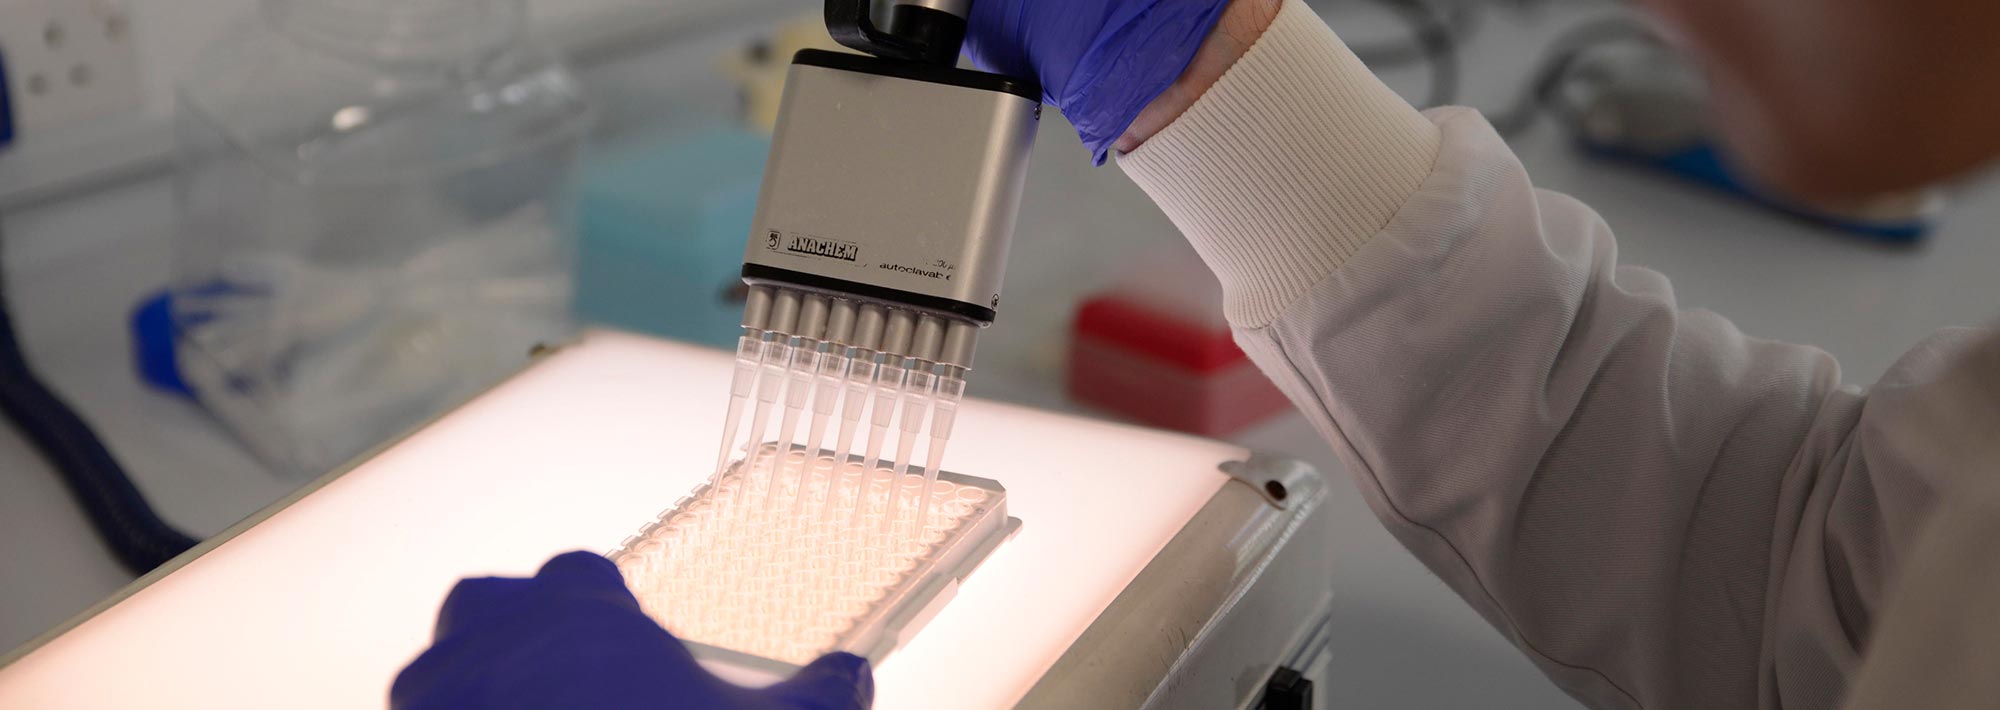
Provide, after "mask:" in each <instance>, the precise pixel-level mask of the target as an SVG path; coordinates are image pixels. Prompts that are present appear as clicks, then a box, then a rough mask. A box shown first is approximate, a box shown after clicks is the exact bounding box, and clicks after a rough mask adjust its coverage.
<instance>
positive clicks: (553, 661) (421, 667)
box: [389, 552, 875, 710]
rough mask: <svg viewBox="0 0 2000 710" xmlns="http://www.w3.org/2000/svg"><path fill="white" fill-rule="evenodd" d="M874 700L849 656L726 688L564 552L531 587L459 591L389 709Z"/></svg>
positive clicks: (789, 709) (794, 705) (602, 567)
mask: <svg viewBox="0 0 2000 710" xmlns="http://www.w3.org/2000/svg"><path fill="white" fill-rule="evenodd" d="M874 697H875V681H874V679H873V678H872V677H871V676H870V675H869V671H868V661H866V660H864V659H862V658H861V657H859V656H855V655H853V654H847V653H832V654H827V655H826V656H822V657H821V658H820V659H819V660H817V661H813V662H812V664H811V665H808V666H806V667H805V668H804V669H802V670H800V671H799V672H798V673H797V674H795V675H793V676H792V677H791V678H790V679H788V680H786V681H784V682H782V683H779V684H777V685H773V686H771V687H769V688H763V689H756V690H753V689H749V688H743V687H740V686H737V685H733V684H730V683H727V682H724V681H722V680H721V679H718V678H716V677H715V676H713V675H711V674H709V672H708V671H707V670H705V669H703V668H702V667H701V666H699V665H697V664H696V663H695V660H694V656H692V655H690V654H689V653H688V650H687V647H685V646H682V645H681V642H680V641H678V640H676V639H674V637H673V634H669V633H667V631H666V629H662V628H660V626H659V624H655V623H653V620H652V619H651V618H648V617H647V616H646V615H645V613H644V612H641V611H639V602H638V600H636V599H633V598H632V594H631V593H630V592H627V591H626V590H625V582H624V580H623V579H622V578H621V577H620V576H619V574H618V568H617V567H615V566H613V565H612V564H611V562H610V561H609V560H606V559H604V558H603V557H601V556H599V555H593V554H590V553H588V552H571V553H567V554H564V555H560V556H557V557H556V558H555V559H552V560H549V561H548V564H545V565H542V569H541V571H540V572H537V573H535V576H534V577H533V578H531V579H519V578H512V577H485V578H480V579H467V580H463V581H460V582H459V583H458V586H457V587H454V588H453V589H452V590H451V596H449V597H446V598H445V600H444V608H443V609H441V610H439V611H438V625H437V633H436V637H435V638H434V639H433V640H432V643H431V647H430V649H429V650H426V651H424V653H423V655H421V656H418V657H417V660H415V661H413V662H411V663H410V665H409V667H408V668H404V669H403V673H402V675H399V676H397V677H396V684H395V686H394V687H392V688H391V689H390V690H389V705H390V707H392V708H398V709H409V710H417V709H429V708H453V709H459V708H606V709H615V708H648V709H650V710H661V709H667V710H672V709H674V708H719V709H721V710H847V709H849V708H853V709H857V710H858V709H859V708H866V707H868V705H869V704H870V703H872V702H873V701H874Z"/></svg>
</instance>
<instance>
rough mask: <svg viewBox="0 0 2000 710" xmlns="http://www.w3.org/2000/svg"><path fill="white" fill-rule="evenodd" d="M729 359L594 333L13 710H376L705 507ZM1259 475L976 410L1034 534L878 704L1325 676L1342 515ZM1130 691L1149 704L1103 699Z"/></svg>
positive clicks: (1237, 451)
mask: <svg viewBox="0 0 2000 710" xmlns="http://www.w3.org/2000/svg"><path fill="white" fill-rule="evenodd" d="M731 362H732V361H731V357H730V354H728V353H724V352H719V351H715V350H709V349H706V348H702V347H698V346H692V345H682V344H677V343H671V342H666V341H660V340H653V339H649V338H644V337H640V336H634V335H627V334H622V333H616V332H602V331H598V332H591V333H589V334H587V336H586V337H585V338H583V339H582V340H581V341H580V342H578V343H575V344H572V345H569V346H565V347H562V348H559V349H557V350H555V351H553V352H551V353H549V354H547V355H545V356H543V357H542V358H540V359H539V360H538V361H537V362H536V363H535V364H533V365H532V366H530V367H529V368H527V369H526V370H524V371H522V372H521V373H520V374H518V375H516V376H515V377H513V378H511V379H510V380H508V381H507V382H505V383H502V384H501V385H500V386H498V387H496V388H494V389H493V390H491V391H489V392H487V393H485V394H483V395H481V396H479V397H478V398H476V399H474V400H472V401H470V402H468V403H467V404H466V405H464V406H462V407H460V408H458V409H456V410H455V411H453V412H451V413H449V414H448V415H446V416H443V417H441V418H440V419H438V420H437V421H435V422H432V423H431V424H429V425H427V426H425V427H423V428H422V429H420V430H418V431H416V432H414V433H412V434H410V435H409V436H408V437H406V438H405V439H403V440H401V441H399V442H396V443H394V444H393V445H390V446H387V447H385V448H383V449H382V450H381V451H379V452H378V453H376V454H374V455H372V456H370V457H367V458H366V459H365V460H361V461H359V462H357V463H355V464H353V465H351V466H350V467H348V468H347V469H345V470H342V471H339V472H336V473H333V474H329V475H328V476H325V477H322V478H321V479H319V480H317V481H315V482H314V483H312V484H310V485H308V486H307V487H305V488H304V489H302V490H300V491H298V492H297V493H295V494H293V495H292V496H289V497H287V498H286V499H285V500H282V501H280V502H278V503H276V504H274V505H273V506H271V507H270V508H268V509H266V510H265V511H262V512H260V513H258V514H257V515H255V516H252V517H251V518H250V519H248V520H245V521H244V522H242V523H240V524H238V525H236V526H233V527H232V528H231V529H229V530H228V531H225V532H223V533H222V534H220V535H218V536H216V537H215V538H213V539H211V540H209V541H207V542H205V543H203V545H202V546H201V547H198V548H197V549H196V550H194V551H193V552H191V553H189V554H187V555H183V556H182V557H181V558H179V559H177V560H175V561H174V562H172V563H169V564H168V565H166V566H165V567H163V568H161V569H160V570H157V571H155V572H154V573H152V574H149V575H147V576H146V577H143V578H141V579H140V580H138V581H136V582H134V583H133V584H131V585H129V586H128V587H126V588H125V589H124V590H121V592H120V593H119V594H117V595H115V596H114V597H113V598H112V599H109V600H106V601H105V602H103V603H101V604H99V605H98V606H97V607H95V608H93V609H91V610H89V611H86V612H85V613H83V614H80V615H79V616H78V617H76V618H75V619H72V620H71V621H69V622H67V623H66V624H64V625H63V626H62V627H59V628H57V629H55V630H52V631H51V632H50V633H49V634H46V635H44V636H42V637H41V638H38V639H37V640H35V641H32V642H30V643H29V644H27V645H26V646H24V647H22V648H20V649H17V650H15V651H13V652H11V653H9V654H8V655H7V656H5V657H4V658H0V708H9V709H11V708H17V707H18V708H36V709H37V710H44V709H49V710H65V709H70V708H92V709H95V708H107V709H108V708H116V709H119V710H126V709H129V708H135V707H147V708H204V709H207V708H260V709H261V708H273V707H284V708H356V707H380V706H382V705H383V704H384V702H385V701H386V699H387V697H388V691H389V685H390V683H391V681H393V680H394V678H395V676H396V673H397V672H398V671H400V670H401V669H402V667H403V666H404V665H406V664H407V663H409V661H410V660H411V659H412V658H414V657H415V656H416V655H417V654H418V653H419V652H421V651H422V650H423V649H424V648H425V647H427V646H428V645H429V643H430V637H431V629H432V627H433V626H434V624H435V623H436V620H437V611H438V606H439V604H440V603H441V602H442V601H443V600H444V597H445V594H446V593H447V592H449V591H450V589H451V588H452V585H453V584H455V583H456V582H457V581H458V580H459V579H460V578H463V577H467V576H480V575H508V576H525V575H531V574H533V573H534V571H535V570H536V569H537V568H538V567H540V566H541V564H542V563H543V562H544V561H546V560H548V558H550V557H551V556H553V555H556V554H559V553H562V552H566V551H571V550H591V551H597V552H605V551H611V550H616V549H618V548H619V547H620V546H621V545H622V544H623V541H624V540H625V539H626V538H628V537H631V536H633V533H634V532H635V531H636V530H639V529H640V527H641V526H642V525H644V524H645V523H646V522H647V521H652V520H655V519H656V518H657V517H658V515H659V514H660V512H661V511H662V510H664V509H668V508H670V507H672V506H673V504H674V502H675V501H677V500H679V499H680V498H682V497H684V496H687V495H688V494H689V493H690V492H693V491H696V490H697V489H698V488H699V487H700V486H701V485H702V484H703V483H704V482H705V481H706V479H707V478H708V476H709V474H710V472H712V471H713V467H714V465H715V443H716V441H718V440H719V439H720V437H721V422H720V421H719V417H718V414H719V412H720V411H721V410H722V408H723V407H724V406H725V405H726V404H727V401H728V390H727V387H728V382H729V375H730V372H731V367H732V365H731ZM976 376H977V375H976V374H975V377H976ZM1244 460H1249V461H1251V462H1252V463H1255V461H1256V459H1255V458H1254V457H1250V456H1249V452H1247V451H1245V450H1244V449H1242V448H1240V447H1237V446H1233V445H1230V444H1226V443H1221V442H1215V441H1209V440H1204V439H1199V438H1195V437H1191V436H1186V435H1181V434H1174V433H1169V432H1162V431H1156V430H1148V429H1143V428H1139V427H1134V426H1130V425H1124V424H1117V423H1111V422H1103V421H1096V420H1091V419H1086V418H1081V417H1075V416H1067V415H1060V414H1052V413H1048V412H1043V411H1037V410H1032V409H1027V408H1023V407H1016V406H1010V405H1004V404H997V403H993V402H987V401H979V400H970V399H969V400H967V401H966V402H965V404H964V406H963V408H962V410H961V411H960V414H959V420H958V426H957V428H956V431H955V434H954V437H953V441H952V451H951V455H950V457H949V458H948V459H947V461H946V465H947V466H948V467H949V468H950V469H951V470H953V471H963V472H967V473H970V474H973V475H976V476H979V477H982V478H986V479H990V480H992V481H999V482H1001V483H1002V484H1003V485H1004V487H1005V492H1006V505H1007V513H1008V515H1011V516H1013V517H1018V518H1020V519H1021V520H1022V521H1024V524H1023V525H1022V527H1021V528H1020V530H1019V532H1018V533H1016V534H1015V535H1014V536H1013V537H1012V538H1011V539H1008V540H1006V542H1004V543H1003V544H1000V545H999V546H998V547H997V548H995V549H994V550H992V552H991V553H990V554H989V555H988V556H987V557H986V559H985V560H984V561H983V562H981V563H979V565H978V569H977V570H976V571H974V572H972V573H971V574H970V575H968V576H966V577H964V579H963V582H962V583H961V584H959V586H958V588H957V590H956V593H955V594H954V595H953V597H952V598H951V599H950V601H949V603H947V604H944V605H942V606H941V607H939V608H938V609H937V610H936V616H935V617H934V618H931V619H930V620H929V621H928V622H927V623H924V624H922V628H921V630H920V631H918V632H917V633H915V635H913V636H910V637H909V638H907V639H903V640H902V646H901V647H900V648H899V649H897V650H896V651H895V652H894V653H892V654H889V655H888V656H887V657H886V658H885V659H884V660H883V662H882V663H881V664H880V665H879V666H877V667H876V669H875V683H876V707H878V708H885V709H888V710H895V709H897V708H937V707H965V708H989V707H1008V706H1012V705H1015V704H1017V703H1021V704H1026V705H1031V706H1043V707H1047V706H1059V707H1113V706H1131V705H1138V704H1140V700H1143V699H1145V698H1146V697H1148V696H1147V693H1150V692H1155V690H1156V689H1159V688H1167V687H1169V686H1171V687H1172V689H1173V692H1174V693H1178V694H1179V695H1180V696H1181V697H1187V698H1192V699H1193V700H1191V701H1190V703H1191V705H1192V706H1207V707H1212V706H1215V705H1216V704H1217V703H1214V702H1207V701H1206V699H1207V698H1210V697H1225V696H1226V697H1227V698H1229V701H1228V703H1227V704H1229V705H1231V706H1234V705H1235V704H1236V698H1237V697H1238V696H1239V695H1240V694H1241V693H1242V692H1244V689H1245V688H1249V689H1253V690H1254V689H1255V688H1257V687H1260V685H1261V683H1262V680H1261V679H1262V677H1263V676H1264V675H1266V674H1269V673H1271V669H1272V667H1273V665H1274V664H1278V663H1304V662H1306V661H1304V660H1301V659H1300V658H1294V656H1297V655H1298V653H1297V650H1298V649H1299V648H1308V647H1311V644H1310V643H1305V642H1302V641H1301V639H1309V638H1320V637H1319V636H1314V635H1312V634H1307V633H1305V632H1304V631H1302V630H1304V629H1311V628H1318V627H1317V626H1315V625H1316V624H1320V623H1322V622H1323V620H1324V618H1325V611H1326V605H1327V603H1328V600H1329V599H1330V598H1331V595H1330V591H1329V590H1330V589H1331V585H1330V579H1331V567H1330V563H1329V562H1327V561H1326V560H1325V559H1324V557H1323V556H1322V555H1319V554H1318V553H1317V549H1318V547H1319V544H1320V543H1319V542H1318V539H1319V538H1317V537H1316V536H1321V535H1323V534H1324V532H1323V530H1319V529H1317V528H1315V527H1314V526H1316V525H1319V524H1320V523H1317V522H1315V521H1319V520H1321V519H1323V518H1324V516H1316V515H1310V513H1311V512H1312V511H1313V509H1314V506H1315V504H1316V503H1317V501H1318V500H1320V499H1322V498H1323V497H1324V495H1323V493H1324V492H1323V490H1321V489H1320V488H1319V485H1320V484H1319V483H1318V482H1317V476H1316V475H1305V474H1299V473H1297V472H1296V471H1294V472H1292V473H1289V474H1285V475H1288V476H1291V477H1289V478H1284V485H1285V486H1286V487H1287V489H1288V490H1289V495H1288V496H1287V497H1286V498H1285V499H1283V500H1280V501H1277V502H1273V501H1272V499H1271V498H1269V497H1268V496H1264V495H1263V493H1262V491H1263V490H1264V489H1265V488H1266V487H1267V486H1264V485H1262V484H1256V485H1246V484H1245V483H1244V482H1243V481H1242V480H1240V479H1242V478H1243V476H1241V475H1238V476H1236V477H1234V478H1233V477H1232V476H1230V475H1225V474H1224V473H1223V472H1221V471H1220V470H1219V468H1218V467H1219V466H1220V465H1221V464H1223V463H1224V462H1229V461H1244ZM1252 468H1255V467H1252ZM1260 475H1261V474H1260ZM1273 475H1276V474H1273ZM1274 480H1275V479H1274ZM1301 540H1303V541H1305V542H1306V544H1293V543H1292V542H1291V541H1301ZM1142 574H1143V577H1142ZM1135 580H1139V581H1137V582H1135ZM1239 629H1240V630H1241V632H1240V634H1239V632H1238V631H1237V630H1239ZM1302 643H1305V645H1301V644H1302ZM1069 659H1084V661H1088V662H1087V663H1086V662H1083V661H1075V660H1069ZM1298 667H1303V666H1298ZM1170 674H1172V675H1174V676H1175V679H1174V680H1172V681H1167V680H1165V679H1166V678H1167V677H1168V675H1170ZM1188 674H1194V675H1192V676H1189V675H1188ZM1181 676H1187V677H1181ZM1109 690H1116V691H1117V692H1121V693H1127V695H1123V696H1119V697H1118V698H1116V699H1113V700H1106V699H1104V698H1103V697H1090V698H1085V696H1084V695H1083V694H1087V693H1094V692H1106V691H1109ZM1159 692H1166V691H1159ZM1210 692H1212V693H1214V694H1215V695H1212V696H1203V695H1198V693H1210ZM1134 693H1136V695H1132V694H1134ZM1079 698H1084V699H1079ZM1129 698H1138V699H1139V700H1130V699H1129Z"/></svg>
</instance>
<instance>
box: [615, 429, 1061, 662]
mask: <svg viewBox="0 0 2000 710" xmlns="http://www.w3.org/2000/svg"><path fill="white" fill-rule="evenodd" d="M776 451H777V449H776V447H774V446H772V445H769V444H767V445H764V446H763V447H761V448H760V449H759V450H758V451H757V452H756V455H752V456H749V457H747V458H746V459H745V460H742V461H738V462H736V463H735V464H733V465H731V466H730V467H729V468H728V469H726V470H725V471H724V472H723V473H722V475H721V476H719V477H717V479H716V480H714V481H711V482H709V483H706V484H703V485H702V486H701V487H700V488H697V489H696V490H695V491H694V492H693V493H692V494H690V495H688V496H687V497H686V498H682V499H681V500H680V501H679V502H677V503H676V504H675V505H674V507H673V508H672V509H671V510H668V511H667V512H665V513H662V514H661V515H660V517H659V519H658V520H657V521H655V522H652V523H649V524H647V525H646V526H645V527H644V528H642V529H641V530H640V531H639V533H638V534H637V535H634V536H632V537H630V538H627V539H626V540H625V543H624V545H623V546H621V547H620V548H619V549H618V550H617V551H615V552H613V553H611V555H610V557H611V560H612V561H613V562H615V563H617V564H618V568H619V570H620V571H622V572H623V573H624V575H625V583H626V585H627V586H628V587H630V588H631V590H632V593H633V594H634V595H635V596H637V597H638V598H639V603H640V606H641V607H642V608H643V609H644V610H645V612H646V614H647V615H648V616H651V617H652V618H653V619H654V620H655V621H657V622H659V623H660V625H661V626H664V627H666V628H667V630H669V631H672V632H673V633H674V635H675V636H678V637H680V638H681V640H683V641H686V642H688V643H689V644H690V646H691V647H693V648H694V649H695V651H696V653H697V655H702V656H705V657H710V658H717V659H720V660H727V661H732V662H737V663H742V664H746V665H750V666H753V667H762V668H766V669H769V670H776V671H783V670H786V668H787V667H795V666H801V665H804V664H806V663H809V662H811V661H812V660H813V659H814V658H817V657H818V656H819V655H821V654H823V653H827V652H830V651H836V650H838V651H847V652H849V653H854V654H856V655H860V656H863V657H866V658H868V659H869V660H870V661H872V662H877V663H879V662H880V661H881V660H882V659H883V658H884V657H886V656H887V655H888V654H889V652H890V651H892V650H894V649H895V648H896V647H897V646H900V645H901V644H902V642H903V641H904V640H906V639H907V638H909V637H910V636H911V635H913V634H915V633H916V631H917V629H918V628H919V627H921V626H922V625H923V623H924V622H926V621H928V620H929V619H930V618H931V616H933V615H934V614H935V613H936V612H937V611H938V610H939V609H941V608H942V606H943V604H945V603H946V602H948V601H950V598H951V597H952V596H953V595H954V594H955V593H956V591H957V588H958V583H959V581H960V580H962V579H964V578H965V576H966V575H967V574H969V573H970V572H971V571H972V569H973V568H974V567H976V566H978V564H979V563H980V562H981V561H982V560H984V559H985V557H986V555H987V554H988V553H989V552H991V551H992V550H993V549H994V548H995V547H997V546H998V545H999V544H1000V543H1001V542H1002V541H1003V540H1005V539H1006V538H1008V537H1010V536H1012V535H1013V533H1014V531H1015V530H1017V529H1019V527H1020V525H1021V522H1020V521H1019V520H1016V519H1013V518H1009V517H1007V492H1006V489H1004V488H1002V487H1001V486H1000V484H998V483H996V482H994V481H991V480H988V479H983V478H975V477H971V476H962V475H958V474H953V473H949V472H946V473H942V474H939V476H938V479H937V482H936V483H935V484H933V486H932V488H931V490H930V496H931V502H930V504H929V505H928V506H924V507H925V508H926V509H927V512H926V514H925V518H926V519H925V520H924V521H923V524H922V525H917V524H916V523H915V521H914V518H915V517H916V515H917V511H918V509H919V506H918V505H917V494H918V492H919V491H920V490H921V489H922V488H923V471H922V470H921V469H914V468H913V469H912V470H911V471H909V472H908V473H907V474H905V475H904V476H903V477H902V480H901V481H900V482H895V481H894V479H895V475H894V474H893V473H892V472H891V471H888V470H885V469H879V468H871V467H865V466H863V465H862V464H861V463H860V462H859V461H858V459H856V460H849V461H846V462H844V463H843V464H842V465H840V466H839V467H837V468H836V467H835V466H834V459H833V457H832V455H831V454H829V453H827V452H820V453H819V454H818V455H816V456H812V457H810V458H808V457H807V455H806V453H805V451H804V449H802V448H792V449H791V450H790V451H788V452H787V455H786V456H784V457H782V458H781V457H779V456H777V455H776ZM807 464H810V465H809V466H808V465H807ZM773 469H776V470H777V473H778V475H777V480H776V485H775V487H774V486H773V481H772V476H771V474H772V471H773ZM801 473H803V474H804V475H803V483H801V481H800V478H801ZM829 476H834V478H833V480H832V483H833V487H832V489H831V490H832V491H833V494H834V495H835V496H836V498H835V499H834V505H831V506H829V505H826V501H825V492H826V491H827V490H829V489H828V483H829V480H828V478H829ZM892 482H895V483H898V484H899V485H901V486H903V490H902V491H901V492H900V495H898V496H897V506H896V507H897V508H898V510H897V511H895V512H896V516H895V517H894V518H893V519H892V520H893V522H892V523H890V524H885V523H884V517H885V515H886V511H885V508H886V506H887V504H888V503H889V498H890V497H889V486H890V485H891V484H892ZM857 491H860V492H862V493H863V494H864V495H863V496H862V498H861V505H860V507H859V508H858V509H857V508H856V506H855V494H856V492H857Z"/></svg>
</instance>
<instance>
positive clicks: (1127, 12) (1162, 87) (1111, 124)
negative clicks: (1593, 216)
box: [965, 0, 1230, 165]
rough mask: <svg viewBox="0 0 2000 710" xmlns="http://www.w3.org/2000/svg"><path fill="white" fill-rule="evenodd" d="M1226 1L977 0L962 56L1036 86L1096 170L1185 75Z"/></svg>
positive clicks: (969, 22)
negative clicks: (1148, 108) (1064, 120)
mask: <svg viewBox="0 0 2000 710" xmlns="http://www.w3.org/2000/svg"><path fill="white" fill-rule="evenodd" d="M1229 1H1230V0H974V2H973V3H972V17H971V18H970V19H969V20H968V22H967V28H966V38H965V51H966V54H967V55H968V56H970V57H971V58H972V63H973V64H974V65H976V66H978V67H979V68H981V69H984V70H986V71H990V72H996V73H1000V74H1008V75H1012V76H1019V77H1035V78H1036V79H1037V80H1039V81H1040V82H1041V83H1042V100H1043V101H1044V102H1047V103H1048V104H1049V105H1051V106H1055V107H1056V108H1059V109H1062V112H1063V116H1064V117H1065V118H1068V119H1069V122H1070V123H1071V124H1074V125H1075V126H1076V133H1077V135H1078V136H1079V137H1081V138H1083V145H1084V147H1086V148H1089V149H1090V153H1091V156H1092V158H1093V159H1095V160H1096V162H1097V163H1098V164H1099V165H1102V164H1103V163H1104V157H1105V155H1106V154H1107V153H1109V152H1110V150H1111V145H1112V144H1113V143H1115V142H1117V141H1118V137H1119V136H1122V135H1124V134H1125V129H1126V128H1127V127H1129V126H1131V125H1132V119H1134V118H1136V117H1138V115H1139V111H1140V109H1144V108H1145V107H1146V105H1147V104H1150V103H1152V102H1153V99H1155V98H1158V97H1159V95H1160V94H1162V93H1164V92H1166V90H1167V87H1169V86H1172V85H1173V83H1174V80H1175V79H1178V78H1180V75H1181V72H1183V71H1186V70H1187V66H1188V63H1189V62H1190V61H1192V60H1193V59H1194V53H1195V50H1196V49H1199V48H1200V47H1201V42H1202V40H1204V39H1206V38H1207V37H1208V33H1209V32H1210V31H1211V30H1213V29H1215V23H1216V22H1217V21H1218V20H1220V19H1222V11H1223V10H1225V9H1228V7H1229Z"/></svg>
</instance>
